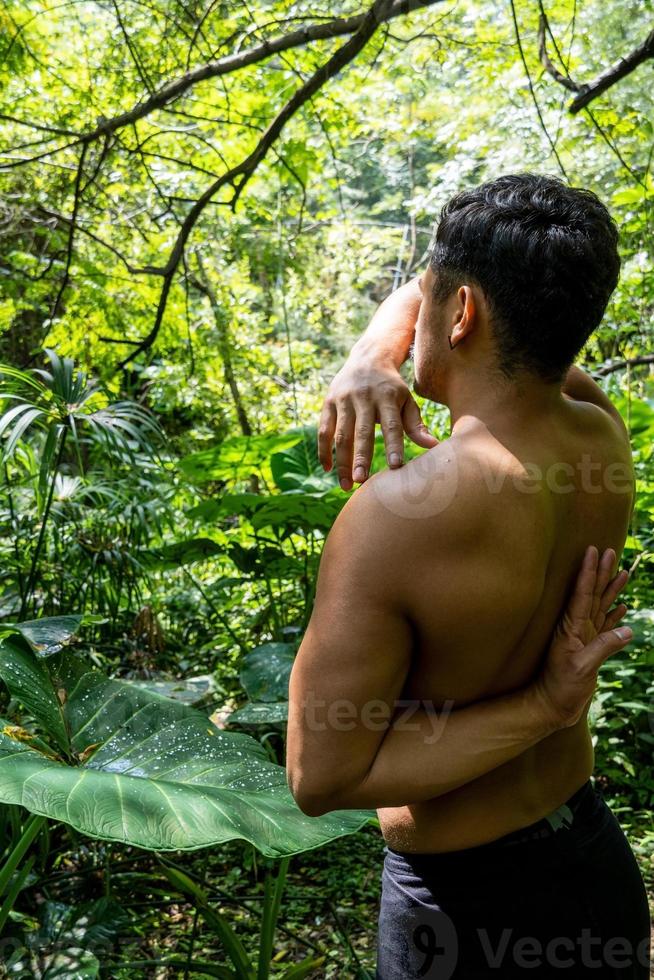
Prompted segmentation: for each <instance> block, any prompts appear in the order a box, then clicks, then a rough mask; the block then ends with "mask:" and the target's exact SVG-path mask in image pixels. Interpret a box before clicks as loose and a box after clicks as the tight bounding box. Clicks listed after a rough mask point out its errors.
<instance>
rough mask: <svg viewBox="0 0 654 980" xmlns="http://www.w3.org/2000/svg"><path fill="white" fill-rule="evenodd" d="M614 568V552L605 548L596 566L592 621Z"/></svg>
mask: <svg viewBox="0 0 654 980" xmlns="http://www.w3.org/2000/svg"><path fill="white" fill-rule="evenodd" d="M614 567H615V551H614V550H613V548H606V549H605V550H604V551H603V552H602V554H601V556H600V559H599V564H598V566H597V578H596V579H595V588H594V589H593V609H592V618H593V619H594V618H595V616H596V615H597V613H598V611H599V608H600V602H601V600H602V594H603V592H604V590H605V589H606V587H607V585H608V584H609V582H610V580H611V576H612V574H613V569H614Z"/></svg>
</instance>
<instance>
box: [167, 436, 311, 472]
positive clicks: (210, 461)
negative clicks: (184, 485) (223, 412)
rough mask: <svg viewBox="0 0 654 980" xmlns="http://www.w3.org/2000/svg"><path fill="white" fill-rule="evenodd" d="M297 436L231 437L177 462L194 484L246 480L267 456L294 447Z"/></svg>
mask: <svg viewBox="0 0 654 980" xmlns="http://www.w3.org/2000/svg"><path fill="white" fill-rule="evenodd" d="M300 438H301V433H299V432H292V433H285V434H283V435H278V436H234V437H233V438H232V439H225V441H224V442H221V443H219V445H217V446H212V448H211V449H203V450H201V451H200V452H198V453H191V454H190V455H189V456H184V457H183V458H182V459H180V460H179V462H178V466H179V468H180V469H181V470H182V472H183V473H184V475H185V476H187V477H188V478H189V479H191V480H194V481H195V482H196V483H206V482H207V481H209V480H247V478H248V477H249V476H250V475H251V474H252V473H255V472H257V471H259V470H260V469H261V467H262V465H263V464H264V463H265V462H266V461H267V460H268V459H269V457H270V455H271V453H275V452H279V451H280V450H285V449H288V448H289V447H290V446H294V445H295V443H297V442H298V440H299V439H300Z"/></svg>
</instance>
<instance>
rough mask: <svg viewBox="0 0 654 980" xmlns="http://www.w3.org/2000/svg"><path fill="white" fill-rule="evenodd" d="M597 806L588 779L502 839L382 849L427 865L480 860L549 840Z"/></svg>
mask: <svg viewBox="0 0 654 980" xmlns="http://www.w3.org/2000/svg"><path fill="white" fill-rule="evenodd" d="M597 805H598V795H597V793H596V791H595V789H594V788H593V784H592V783H591V781H590V779H589V780H587V782H585V783H584V784H583V786H581V787H580V788H579V789H578V790H577V791H576V792H575V793H573V794H572V796H571V797H570V798H569V799H568V800H566V801H565V803H562V804H561V806H559V807H557V808H556V810H553V811H552V812H551V813H548V814H547V816H545V817H542V818H541V819H540V820H537V821H536V822H535V823H532V824H529V825H528V826H527V827H520V828H519V829H518V830H514V831H511V833H509V834H505V835H504V836H503V837H498V838H497V839H496V840H493V841H489V842H488V843H486V844H480V845H479V846H477V847H471V848H467V849H466V850H465V851H443V852H438V851H436V852H422V853H415V852H406V851H396V850H394V848H392V847H386V848H385V850H386V851H387V852H388V853H390V854H391V855H393V854H396V855H399V856H401V857H403V858H406V859H407V860H411V861H416V860H418V861H419V860H421V859H424V860H425V861H427V862H429V863H437V864H439V865H440V864H447V865H449V864H450V863H452V862H453V861H456V860H457V859H465V858H467V857H470V858H473V857H477V858H480V857H481V856H482V855H483V854H489V856H490V854H491V853H494V852H497V851H499V850H502V849H504V848H506V847H512V846H515V845H516V844H524V843H527V842H528V841H537V840H545V839H547V838H548V837H553V836H554V835H555V834H558V833H561V832H564V831H566V830H569V829H570V828H571V827H573V826H574V825H575V824H576V823H577V822H578V821H580V822H583V821H584V820H586V819H587V818H588V817H590V816H591V815H592V813H593V812H594V810H595V808H596V807H597Z"/></svg>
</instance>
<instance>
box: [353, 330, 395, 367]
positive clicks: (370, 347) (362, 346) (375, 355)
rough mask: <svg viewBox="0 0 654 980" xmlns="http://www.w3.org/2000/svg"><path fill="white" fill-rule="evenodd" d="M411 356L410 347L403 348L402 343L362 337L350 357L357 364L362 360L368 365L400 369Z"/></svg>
mask: <svg viewBox="0 0 654 980" xmlns="http://www.w3.org/2000/svg"><path fill="white" fill-rule="evenodd" d="M408 356H409V348H408V347H407V348H406V350H403V349H402V348H401V347H400V345H395V346H391V345H389V344H388V342H387V341H386V339H385V338H384V340H382V339H381V338H376V339H374V340H371V339H369V338H368V337H366V336H365V335H364V336H363V337H360V338H359V339H358V340H357V342H356V343H355V344H354V346H353V347H352V350H351V351H350V355H349V357H348V361H349V362H353V363H354V364H355V365H356V363H357V362H361V363H362V364H364V365H365V366H366V367H376V368H380V369H383V370H387V371H392V370H394V371H398V372H399V370H400V368H401V367H402V365H403V364H404V362H405V361H406V360H407V358H408Z"/></svg>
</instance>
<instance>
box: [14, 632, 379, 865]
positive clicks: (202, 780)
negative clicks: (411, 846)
mask: <svg viewBox="0 0 654 980" xmlns="http://www.w3.org/2000/svg"><path fill="white" fill-rule="evenodd" d="M8 642H10V641H5V644H6V643H8ZM26 652H27V653H28V654H30V655H31V656H32V657H33V660H34V662H35V663H36V662H37V661H36V657H34V655H33V654H31V652H30V651H26ZM57 669H58V670H60V675H59V676H58V678H57V679H56V680H55V684H56V685H61V686H59V687H58V690H59V692H60V695H61V692H62V690H63V691H65V692H66V693H65V697H64V698H63V700H64V701H65V706H64V712H65V719H66V724H67V725H68V727H69V730H70V734H71V743H72V751H73V753H74V754H75V756H76V758H77V760H78V763H79V764H78V765H69V764H66V763H65V762H63V761H57V760H55V759H52V758H48V757H47V756H46V755H44V754H42V753H41V752H39V751H37V749H35V748H33V747H31V746H30V744H29V742H26V741H24V740H23V739H22V738H19V737H16V736H15V735H14V734H12V730H11V729H10V728H5V729H4V731H3V732H2V733H0V802H3V803H12V804H20V805H21V806H24V807H26V808H27V809H28V810H30V811H32V812H33V813H39V814H42V815H44V816H47V817H50V818H51V819H53V820H60V821H63V822H64V823H68V824H70V825H71V826H73V827H74V828H75V829H76V830H78V831H80V832H81V833H83V834H87V835H88V836H90V837H97V838H100V839H104V840H115V841H122V842H125V843H128V844H132V845H134V846H136V847H143V848H148V849H153V850H157V851H167V850H195V849H197V848H201V847H209V846H212V845H216V844H220V843H221V842H223V841H226V840H231V839H234V838H240V839H243V840H246V841H249V842H250V843H252V844H253V845H254V846H255V847H257V848H258V849H259V850H260V851H261V852H262V853H263V854H265V855H267V856H269V857H280V856H283V855H289V854H295V853H299V852H301V851H305V850H308V849H311V848H314V847H318V846H320V845H322V844H324V843H326V842H327V841H329V840H331V839H333V838H336V837H340V836H343V835H345V834H349V833H353V832H354V831H356V830H357V829H359V828H360V827H361V826H362V825H363V824H364V823H365V822H366V821H367V820H368V819H369V818H370V817H371V816H372V815H373V814H372V813H371V812H369V811H338V812H334V813H329V814H326V815H325V816H323V817H319V818H314V817H308V816H306V815H305V814H303V813H302V812H301V810H300V809H299V808H298V807H297V806H296V804H295V801H294V800H293V798H292V796H291V793H290V791H289V789H288V785H287V781H286V772H285V770H284V768H283V767H281V766H278V765H275V764H274V763H272V762H271V761H270V760H269V758H268V755H267V753H266V751H265V749H264V748H263V747H262V746H261V745H260V744H259V742H257V741H256V740H255V739H253V738H250V737H249V736H248V735H244V734H241V733H235V732H227V731H220V730H218V729H216V728H215V727H214V726H213V725H211V723H210V722H209V720H208V719H207V717H206V716H205V715H204V714H202V712H200V711H197V710H195V709H193V708H189V707H188V706H186V705H183V704H180V703H179V702H177V701H173V700H171V699H169V698H165V697H161V696H160V695H157V694H155V693H153V692H151V691H147V690H144V689H139V688H135V687H134V686H132V685H130V684H127V683H124V682H121V681H115V680H110V679H108V678H107V677H105V676H104V675H103V674H101V673H100V672H99V671H96V670H89V669H86V668H85V667H80V666H77V665H75V664H74V663H71V658H68V660H67V661H66V663H64V662H63V661H61V662H60V666H59V667H58V668H57Z"/></svg>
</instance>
